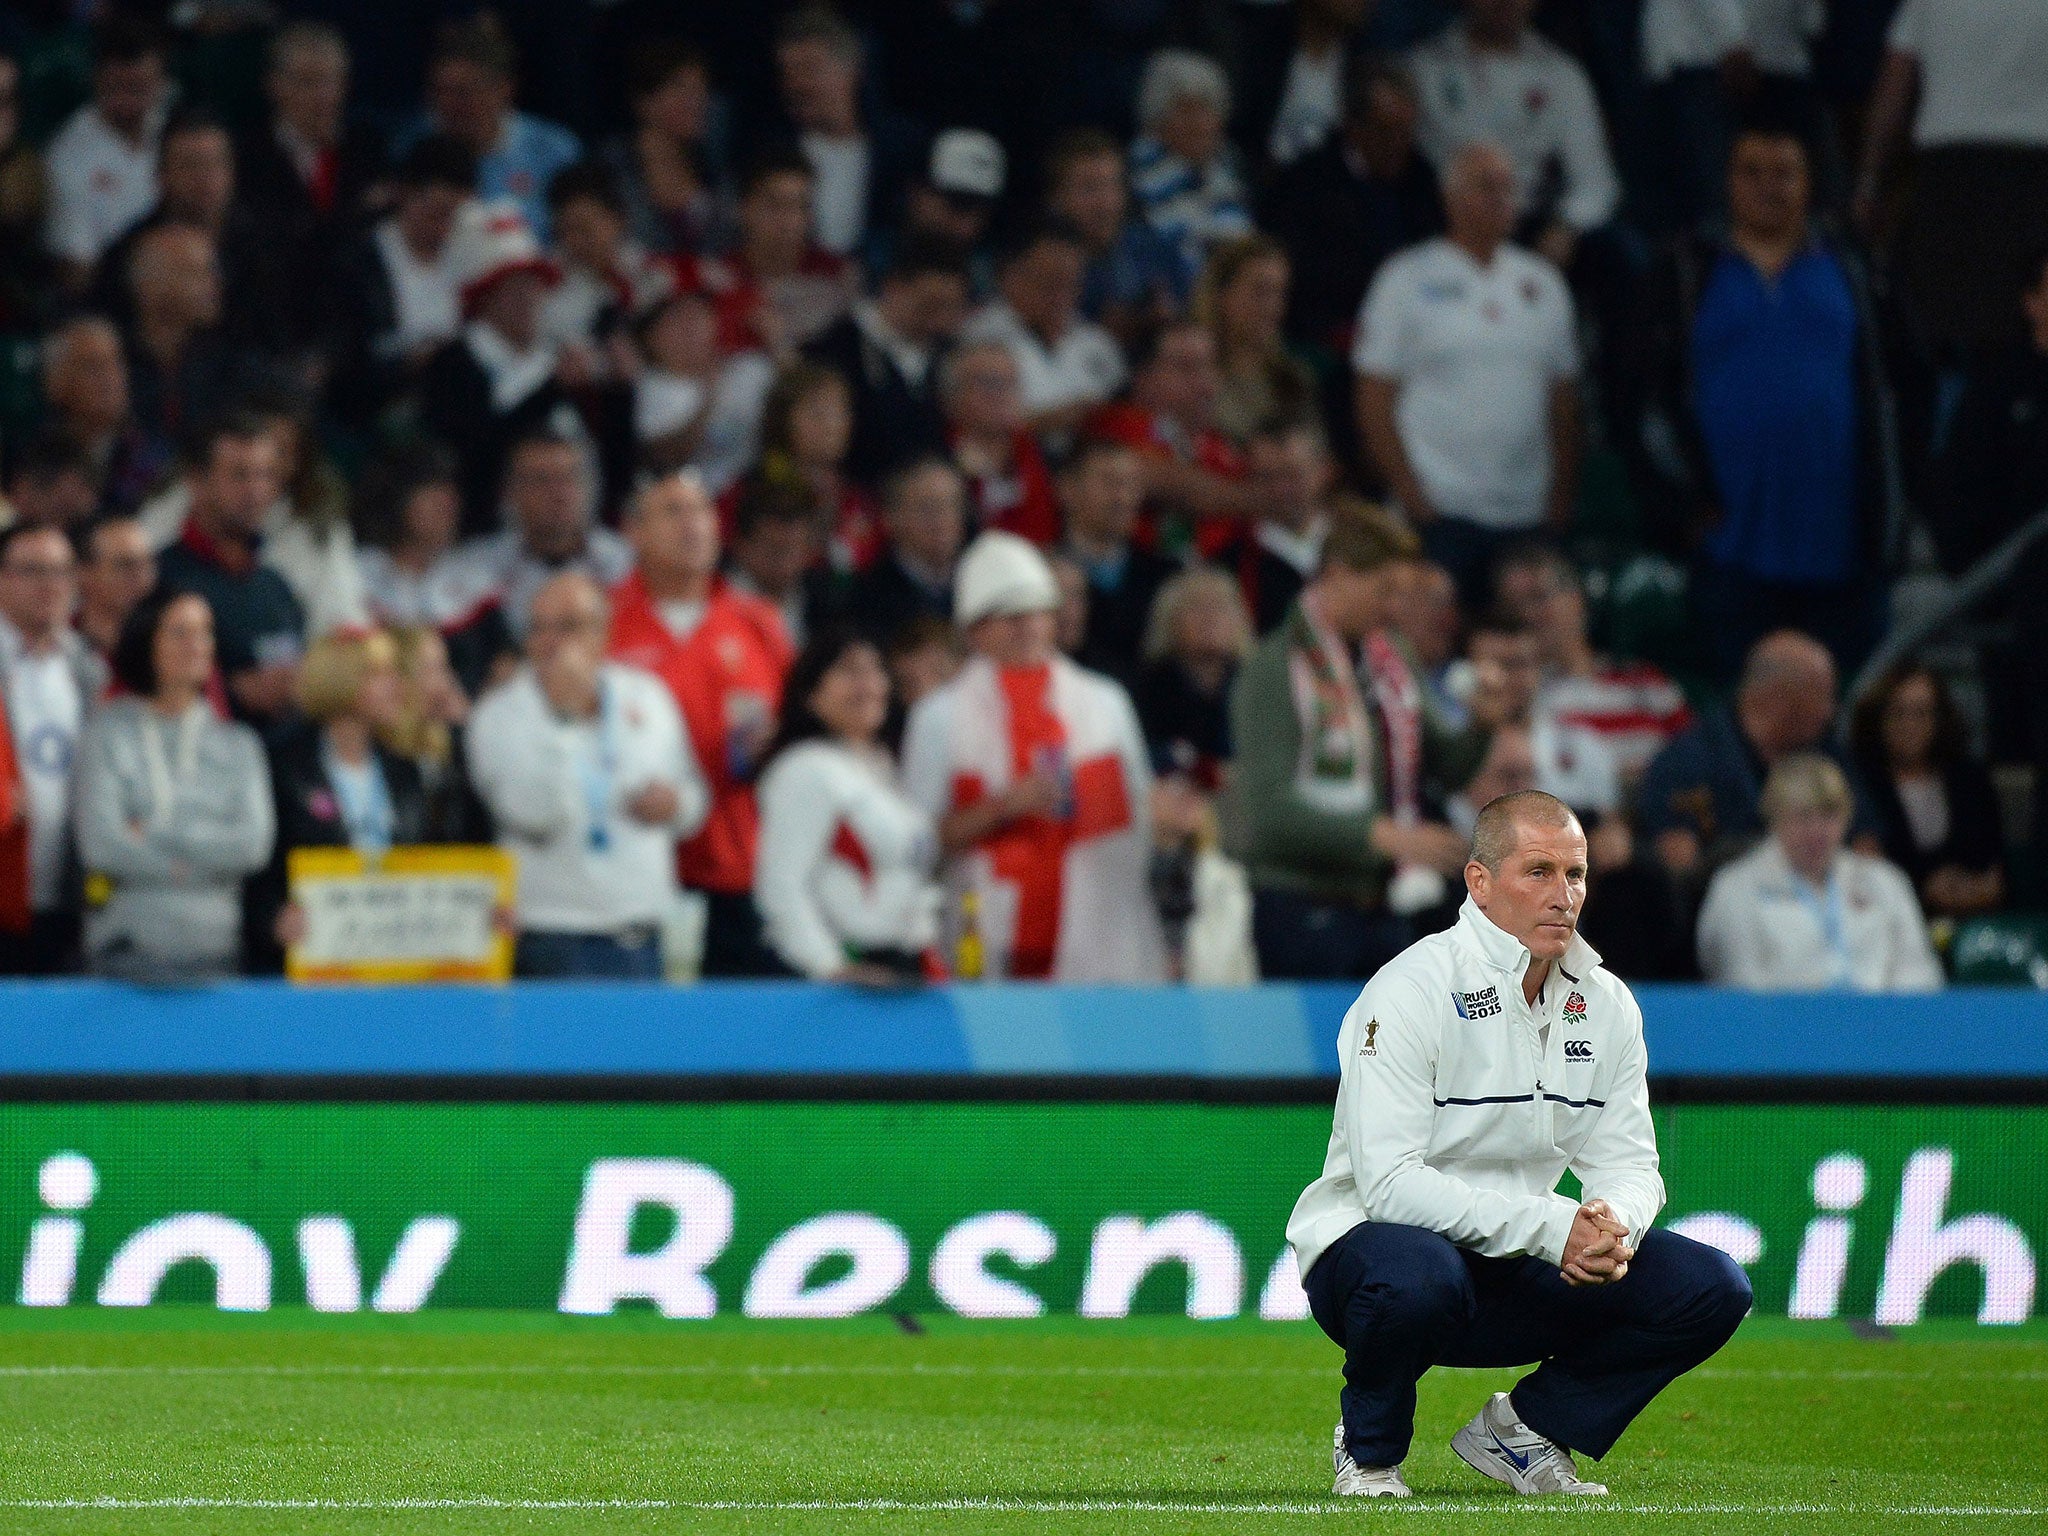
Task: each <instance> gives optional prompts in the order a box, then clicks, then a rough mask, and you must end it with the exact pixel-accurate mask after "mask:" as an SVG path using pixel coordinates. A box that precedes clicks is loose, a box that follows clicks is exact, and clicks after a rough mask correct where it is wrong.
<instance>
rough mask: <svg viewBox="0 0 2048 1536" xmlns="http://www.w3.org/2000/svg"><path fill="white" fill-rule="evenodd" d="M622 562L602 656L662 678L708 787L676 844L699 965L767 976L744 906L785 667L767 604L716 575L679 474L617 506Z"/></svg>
mask: <svg viewBox="0 0 2048 1536" xmlns="http://www.w3.org/2000/svg"><path fill="white" fill-rule="evenodd" d="M625 528H626V534H627V537H628V538H629V539H631V541H632V545H633V553H634V556H635V563H634V567H633V570H632V572H631V573H630V574H629V575H628V576H627V577H626V579H625V580H624V581H622V582H621V583H620V584H619V585H618V587H617V588H616V589H615V591H614V592H613V595H612V600H613V621H612V655H613V656H614V657H616V658H617V659H618V660H620V661H623V662H625V663H627V664H628V665H631V666H636V667H642V668H645V669H646V670H647V671H649V672H652V673H653V674H654V675H655V676H656V677H658V678H660V679H661V681H662V682H663V683H665V684H666V685H667V687H668V690H669V693H670V694H671V695H672V696H673V697H674V699H675V701H676V704H677V706H678V707H679V708H680V709H681V711H682V715H683V720H684V723H685V725H686V726H687V727H688V734H689V739H690V741H691V742H692V743H693V745H694V747H695V750H696V753H697V760H698V762H699V763H700V764H701V765H702V767H703V771H704V778H705V781H706V783H707V784H708V786H709V788H710V793H711V810H710V814H709V816H708V817H707V818H706V819H705V820H704V822H703V826H702V828H701V830H699V831H697V832H696V833H695V835H694V836H691V837H690V838H689V839H688V840H687V841H685V842H684V843H683V844H682V845H681V846H680V847H679V848H677V850H676V870H677V873H678V875H679V876H680V878H681V880H682V882H683V884H685V885H687V886H689V887H691V888H692V889H693V890H698V891H702V892H703V893H704V900H705V906H706V913H705V929H704V974H705V975H706V976H757V975H775V974H777V973H778V971H779V969H780V962H778V961H777V960H776V959H775V957H774V956H773V954H772V953H771V952H770V951H769V950H768V949H767V948H766V947H765V946H764V945H763V943H762V940H761V925H760V918H759V916H758V915H757V914H756V912H755V910H754V902H753V889H754V855H755V845H756V842H757V840H758V838H759V825H760V823H759V815H758V812H757V809H756V807H755V803H754V787H753V781H754V775H755V773H756V772H757V771H758V770H759V768H760V764H761V754H762V751H763V749H765V748H766V746H767V745H768V740H769V737H770V736H772V735H773V734H774V729H775V711H776V708H777V706H778V705H779V703H780V701H781V697H782V679H783V674H784V673H786V672H787V671H788V670H789V664H790V661H791V659H792V658H791V651H790V644H789V637H788V635H787V634H785V633H784V632H783V628H782V620H781V619H780V618H779V617H778V616H777V614H776V612H775V610H774V609H773V608H771V607H770V606H769V605H768V604H766V603H764V602H762V601H761V600H760V599H759V598H755V597H749V596H748V595H747V594H745V593H743V592H736V591H734V590H733V589H732V588H731V587H730V586H729V585H728V584H727V583H725V582H723V581H721V580H719V579H718V554H719V550H718V542H719V540H718V509H717V507H715V506H714V505H713V504H712V502H711V498H710V497H709V496H707V495H706V494H705V492H704V488H703V487H702V486H701V485H700V484H698V483H697V482H696V481H695V480H694V479H692V478H690V477H689V476H688V475H672V476H670V477H669V478H667V479H665V480H657V481H655V482H653V483H652V484H651V485H648V486H646V487H644V488H643V489H642V490H641V491H640V493H639V494H638V495H637V496H635V497H634V499H633V501H632V503H631V505H630V506H629V507H628V509H627V514H626V523H625Z"/></svg>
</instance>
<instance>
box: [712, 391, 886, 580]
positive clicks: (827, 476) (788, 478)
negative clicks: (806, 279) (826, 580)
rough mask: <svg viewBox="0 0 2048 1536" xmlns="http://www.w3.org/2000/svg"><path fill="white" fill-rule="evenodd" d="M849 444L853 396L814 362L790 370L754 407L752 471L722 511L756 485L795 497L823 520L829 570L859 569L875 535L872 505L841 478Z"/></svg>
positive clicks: (872, 550)
mask: <svg viewBox="0 0 2048 1536" xmlns="http://www.w3.org/2000/svg"><path fill="white" fill-rule="evenodd" d="M852 442H853V392H852V390H851V389H850V388H848V386H847V382H846V380H845V379H844V378H843V377H841V376H840V375H839V374H837V373H835V372H833V371H832V370H831V369H830V368H827V367H825V366H824V365H823V364H821V363H813V362H809V361H798V362H794V363H791V364H790V365H789V366H788V367H786V368H784V369H783V370H782V372H781V374H780V375H779V376H778V377H777V378H776V380H775V385H774V387H773V388H772V389H770V390H769V391H768V397H767V399H766V400H765V401H764V402H763V404H762V407H761V462H760V467H759V469H758V470H757V471H756V473H755V474H754V475H752V476H751V477H749V478H748V479H747V480H746V481H744V482H742V483H741V485H740V486H739V487H737V488H736V490H735V491H734V493H733V494H731V495H729V496H728V497H727V501H728V503H729V510H730V509H735V508H737V506H738V504H739V500H740V498H741V497H743V496H745V495H746V494H747V492H748V490H749V489H750V488H751V487H752V486H754V485H756V484H769V485H778V486H782V487H785V488H788V489H790V490H794V491H797V492H799V493H800V494H802V495H803V496H805V497H807V498H809V500H810V503H811V505H812V507H813V508H815V509H816V510H817V512H818V514H819V516H820V517H821V519H822V520H823V521H824V523H825V525H826V537H827V538H828V539H829V540H830V541H831V553H832V560H833V563H834V564H835V565H837V566H838V567H839V568H840V569H841V570H856V569H858V568H860V567H861V566H864V565H866V564H867V563H868V562H869V561H870V560H872V559H873V558H874V556H875V544H876V540H877V538H878V537H879V534H878V531H877V529H876V527H875V506H874V502H873V500H872V499H871V498H870V497H869V496H868V493H867V491H866V489H865V488H864V487H862V486H860V485H857V484H856V483H855V482H854V481H853V480H852V479H851V478H850V477H849V476H848V475H847V473H846V455H847V451H848V449H849V448H850V447H851V446H852ZM727 526H728V527H729V526H730V524H729V523H728V524H727Z"/></svg>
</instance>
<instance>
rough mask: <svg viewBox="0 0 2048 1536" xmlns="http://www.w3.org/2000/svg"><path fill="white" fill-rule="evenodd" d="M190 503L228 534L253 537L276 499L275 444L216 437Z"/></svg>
mask: <svg viewBox="0 0 2048 1536" xmlns="http://www.w3.org/2000/svg"><path fill="white" fill-rule="evenodd" d="M192 492H193V497H192V499H193V504H194V506H195V507H203V508H204V509H205V510H206V512H207V513H208V514H210V515H211V517H212V519H213V521H214V522H216V523H217V524H218V525H219V526H220V527H222V528H223V529H225V530H226V531H227V532H229V533H231V534H235V535H238V536H240V537H242V538H253V537H255V535H256V534H257V533H258V532H259V531H261V529H262V527H263V518H264V514H265V513H267V512H268V511H269V510H270V504H271V503H272V502H274V501H276V500H277V495H278V469H277V444H276V443H275V442H274V441H273V440H272V439H271V438H270V437H269V436H267V435H265V436H261V437H217V438H215V439H214V441H213V448H212V451H211V456H210V457H209V458H208V460H207V463H206V467H205V469H204V470H202V471H201V473H200V475H199V478H198V479H197V480H196V481H195V482H194V484H193V487H192Z"/></svg>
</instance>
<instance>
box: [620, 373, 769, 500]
mask: <svg viewBox="0 0 2048 1536" xmlns="http://www.w3.org/2000/svg"><path fill="white" fill-rule="evenodd" d="M774 384H775V364H774V363H773V362H771V361H770V360H769V358H768V355H767V354H766V353H764V352H742V353H739V354H738V355H737V356H735V357H731V358H728V359H727V360H726V362H725V365H724V366H723V367H722V368H720V369H719V370H718V375H717V377H716V378H714V379H713V380H712V381H711V386H710V389H709V391H708V393H709V395H710V406H709V409H708V411H706V414H705V416H704V424H703V427H702V428H701V430H700V431H699V432H698V434H697V451H696V453H695V454H694V455H692V456H691V459H690V467H691V468H692V469H694V470H696V471H697V474H698V476H699V477H700V478H701V479H702V480H703V482H704V488H705V489H706V490H708V491H710V492H711V493H712V494H713V495H714V496H715V495H717V494H718V493H719V492H721V491H723V490H725V489H726V487H728V486H730V485H731V484H732V483H733V482H734V481H735V480H737V479H739V478H740V476H742V475H744V474H745V473H746V472H747V471H748V470H749V469H750V468H752V467H753V463H754V459H755V457H756V455H757V454H758V453H759V452H760V447H761V412H762V409H763V408H764V407H765V406H766V405H767V403H768V391H769V390H770V389H771V388H773V387H774ZM706 393H707V391H706V389H705V386H704V383H703V381H702V380H699V379H693V378H689V377H686V376H685V375H683V374H679V373H669V372H667V371H665V370H663V369H660V368H646V369H643V370H642V371H641V374H640V377H639V378H638V379H636V380H635V381H634V383H633V431H634V434H635V435H636V436H637V437H638V438H639V439H640V441H641V442H643V443H644V442H647V441H649V440H650V439H652V438H657V437H666V436H667V435H668V434H669V433H671V432H673V431H675V430H676V429H677V428H679V427H684V426H688V425H689V424H690V422H692V421H694V420H695V419H696V417H697V413H698V412H699V411H705V410H706V406H705V395H706Z"/></svg>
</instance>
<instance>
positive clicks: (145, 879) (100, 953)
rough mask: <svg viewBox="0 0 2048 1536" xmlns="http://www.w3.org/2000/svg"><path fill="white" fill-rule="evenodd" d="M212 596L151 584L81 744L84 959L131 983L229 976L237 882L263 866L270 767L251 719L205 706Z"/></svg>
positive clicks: (269, 823) (268, 834) (237, 914)
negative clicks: (105, 698)
mask: <svg viewBox="0 0 2048 1536" xmlns="http://www.w3.org/2000/svg"><path fill="white" fill-rule="evenodd" d="M213 668H214V649H213V620H212V616H211V614H210V612H209V611H208V608H207V603H206V599H205V598H204V597H201V596H200V595H199V594H197V593H194V592H179V591H177V590H175V589H174V588H171V587H168V586H165V587H159V588H158V589H157V590H156V591H155V592H154V593H152V594H151V595H150V596H148V597H146V598H144V599H143V600H142V602H141V603H139V604H138V605H137V606H136V609H135V611H134V613H132V614H131V615H130V616H129V619H128V623H127V626H126V627H125V628H124V629H123V630H122V631H121V640H120V643H119V645H118V646H117V647H116V648H115V651H114V677H115V680H116V681H117V682H118V683H119V684H120V685H121V688H122V690H123V696H122V697H119V698H115V699H112V700H110V701H109V702H107V703H106V704H103V705H101V706H100V708H99V709H98V710H96V711H94V713H93V715H92V717H91V719H90V720H88V721H87V723H86V726H85V731H84V734H83V736H82V737H81V738H80V740H79V746H78V776H77V782H76V787H75V793H76V795H77V802H78V809H77V817H78V852H79V857H80V859H81V860H82V861H83V863H84V866H85V872H86V875H85V892H86V903H87V906H86V918H85V957H86V968H87V969H88V970H91V971H94V972H97V973H99V974H101V975H109V976H120V977H126V978H129V979H132V980H137V981H147V982H161V981H165V980H203V979H211V978H217V977H225V976H231V975H233V974H234V973H235V971H236V969H237V968H238V965H239V962H240V958H241V940H242V882H243V880H244V879H245V878H246V877H247V876H249V875H252V874H254V873H255V872H256V871H257V870H259V869H261V868H263V867H264V865H266V864H267V863H269V862H270V849H271V843H272V838H273V834H274V832H275V823H274V820H273V815H274V813H273V810H272V806H271V800H270V770H269V768H268V766H267V765H266V764H265V762H264V758H263V746H262V743H261V742H259V741H258V740H257V738H256V735H255V733H254V732H253V731H251V730H250V729H249V728H248V727H247V726H245V725H240V724H237V723H235V722H233V721H229V720H224V719H222V718H221V716H220V715H219V714H218V713H217V712H216V711H215V710H214V708H213V706H212V704H211V703H210V702H209V701H208V699H207V696H206V693H207V685H208V682H209V680H210V679H211V678H212V676H213Z"/></svg>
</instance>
